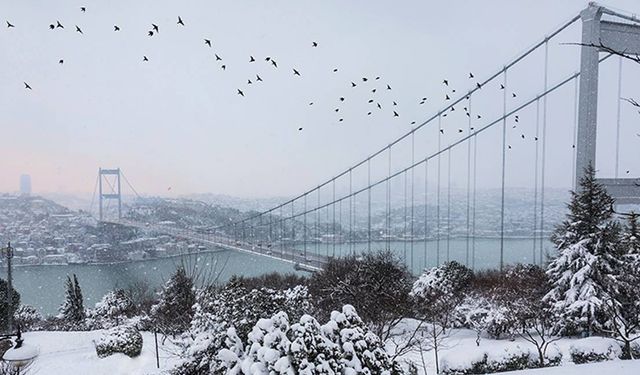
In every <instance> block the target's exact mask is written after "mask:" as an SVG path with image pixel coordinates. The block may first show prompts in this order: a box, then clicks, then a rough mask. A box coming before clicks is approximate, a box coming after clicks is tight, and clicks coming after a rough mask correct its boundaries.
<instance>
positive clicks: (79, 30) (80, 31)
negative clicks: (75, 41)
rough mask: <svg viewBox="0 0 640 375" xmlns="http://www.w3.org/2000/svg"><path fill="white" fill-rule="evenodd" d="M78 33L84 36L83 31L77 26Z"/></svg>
mask: <svg viewBox="0 0 640 375" xmlns="http://www.w3.org/2000/svg"><path fill="white" fill-rule="evenodd" d="M76 31H77V32H79V33H80V34H82V29H80V28H79V27H78V25H76Z"/></svg>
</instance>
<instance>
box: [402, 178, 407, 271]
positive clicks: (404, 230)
mask: <svg viewBox="0 0 640 375" xmlns="http://www.w3.org/2000/svg"><path fill="white" fill-rule="evenodd" d="M403 174H404V229H403V230H402V246H403V252H404V258H403V259H404V263H405V264H407V171H406V170H405V171H404V172H403Z"/></svg>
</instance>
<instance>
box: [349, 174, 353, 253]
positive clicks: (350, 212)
mask: <svg viewBox="0 0 640 375" xmlns="http://www.w3.org/2000/svg"><path fill="white" fill-rule="evenodd" d="M349 253H350V254H353V175H352V170H351V168H349Z"/></svg>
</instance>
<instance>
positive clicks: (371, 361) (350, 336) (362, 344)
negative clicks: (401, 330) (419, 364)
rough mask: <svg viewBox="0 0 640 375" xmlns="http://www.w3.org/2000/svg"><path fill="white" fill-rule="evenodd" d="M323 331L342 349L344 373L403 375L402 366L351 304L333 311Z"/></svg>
mask: <svg viewBox="0 0 640 375" xmlns="http://www.w3.org/2000/svg"><path fill="white" fill-rule="evenodd" d="M322 332H323V334H324V335H325V336H326V337H327V338H328V339H330V340H332V341H333V342H334V343H335V344H337V346H338V347H339V348H341V352H342V353H341V356H340V363H341V365H342V373H343V374H364V375H382V374H385V375H400V374H403V370H402V368H401V367H400V365H399V364H398V363H397V362H395V361H394V360H392V359H391V358H390V357H389V354H388V353H387V351H386V350H385V348H384V343H383V342H382V341H381V340H380V338H379V337H378V336H376V334H375V333H373V332H371V331H370V330H369V328H368V327H367V325H366V324H365V323H364V322H363V321H362V319H361V318H360V316H358V313H357V312H356V309H355V308H354V307H353V306H351V305H345V306H343V307H342V311H341V312H338V311H333V312H332V313H331V319H330V320H329V322H328V323H327V324H325V325H323V326H322Z"/></svg>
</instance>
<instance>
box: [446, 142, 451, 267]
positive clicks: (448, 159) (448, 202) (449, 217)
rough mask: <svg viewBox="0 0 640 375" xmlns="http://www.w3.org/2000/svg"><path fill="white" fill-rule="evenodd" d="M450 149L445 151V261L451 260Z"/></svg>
mask: <svg viewBox="0 0 640 375" xmlns="http://www.w3.org/2000/svg"><path fill="white" fill-rule="evenodd" d="M450 250H451V149H449V151H447V262H449V261H451V252H450Z"/></svg>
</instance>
